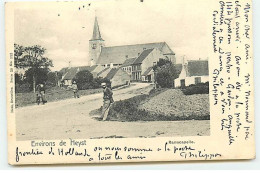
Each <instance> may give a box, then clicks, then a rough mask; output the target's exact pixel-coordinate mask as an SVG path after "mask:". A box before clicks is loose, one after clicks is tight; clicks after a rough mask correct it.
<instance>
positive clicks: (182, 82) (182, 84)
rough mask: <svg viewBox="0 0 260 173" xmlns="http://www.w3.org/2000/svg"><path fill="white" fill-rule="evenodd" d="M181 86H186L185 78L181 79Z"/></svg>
mask: <svg viewBox="0 0 260 173" xmlns="http://www.w3.org/2000/svg"><path fill="white" fill-rule="evenodd" d="M181 88H185V79H182V80H181Z"/></svg>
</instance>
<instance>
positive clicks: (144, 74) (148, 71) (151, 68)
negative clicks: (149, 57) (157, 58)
mask: <svg viewBox="0 0 260 173" xmlns="http://www.w3.org/2000/svg"><path fill="white" fill-rule="evenodd" d="M152 70H153V67H149V68H148V69H147V70H146V71H145V72H144V73H143V74H142V76H147V75H148V74H149V73H150V72H151V71H152Z"/></svg>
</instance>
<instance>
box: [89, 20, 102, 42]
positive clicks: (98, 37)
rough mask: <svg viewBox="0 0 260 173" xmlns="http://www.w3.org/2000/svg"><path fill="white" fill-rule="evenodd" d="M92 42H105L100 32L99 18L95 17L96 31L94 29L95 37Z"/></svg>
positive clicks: (93, 36)
mask: <svg viewBox="0 0 260 173" xmlns="http://www.w3.org/2000/svg"><path fill="white" fill-rule="evenodd" d="M91 40H103V39H102V37H101V34H100V31H99V26H98V21H97V17H95V23H94V29H93V35H92V39H91Z"/></svg>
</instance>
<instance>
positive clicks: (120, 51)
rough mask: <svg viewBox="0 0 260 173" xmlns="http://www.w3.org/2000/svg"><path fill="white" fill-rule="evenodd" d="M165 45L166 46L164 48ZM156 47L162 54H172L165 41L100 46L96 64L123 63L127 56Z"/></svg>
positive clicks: (130, 56) (133, 55) (132, 56)
mask: <svg viewBox="0 0 260 173" xmlns="http://www.w3.org/2000/svg"><path fill="white" fill-rule="evenodd" d="M165 47H167V48H166V49H165ZM152 48H157V49H159V50H160V51H162V52H163V54H174V52H173V51H172V50H171V49H170V48H169V46H168V45H167V44H166V43H165V42H159V43H146V44H134V45H124V46H113V47H102V49H101V53H100V56H99V58H98V60H97V64H101V65H105V64H110V63H114V64H123V63H124V62H125V60H126V59H128V58H136V57H138V56H139V55H140V54H141V53H142V52H143V51H144V50H146V49H152Z"/></svg>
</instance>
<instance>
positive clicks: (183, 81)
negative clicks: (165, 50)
mask: <svg viewBox="0 0 260 173" xmlns="http://www.w3.org/2000/svg"><path fill="white" fill-rule="evenodd" d="M208 81H209V69H208V60H189V61H187V62H186V63H184V62H183V64H182V70H181V73H180V75H179V77H178V78H177V79H175V80H174V85H175V87H176V88H178V87H181V88H183V87H185V86H189V85H191V84H198V83H205V82H208Z"/></svg>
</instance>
